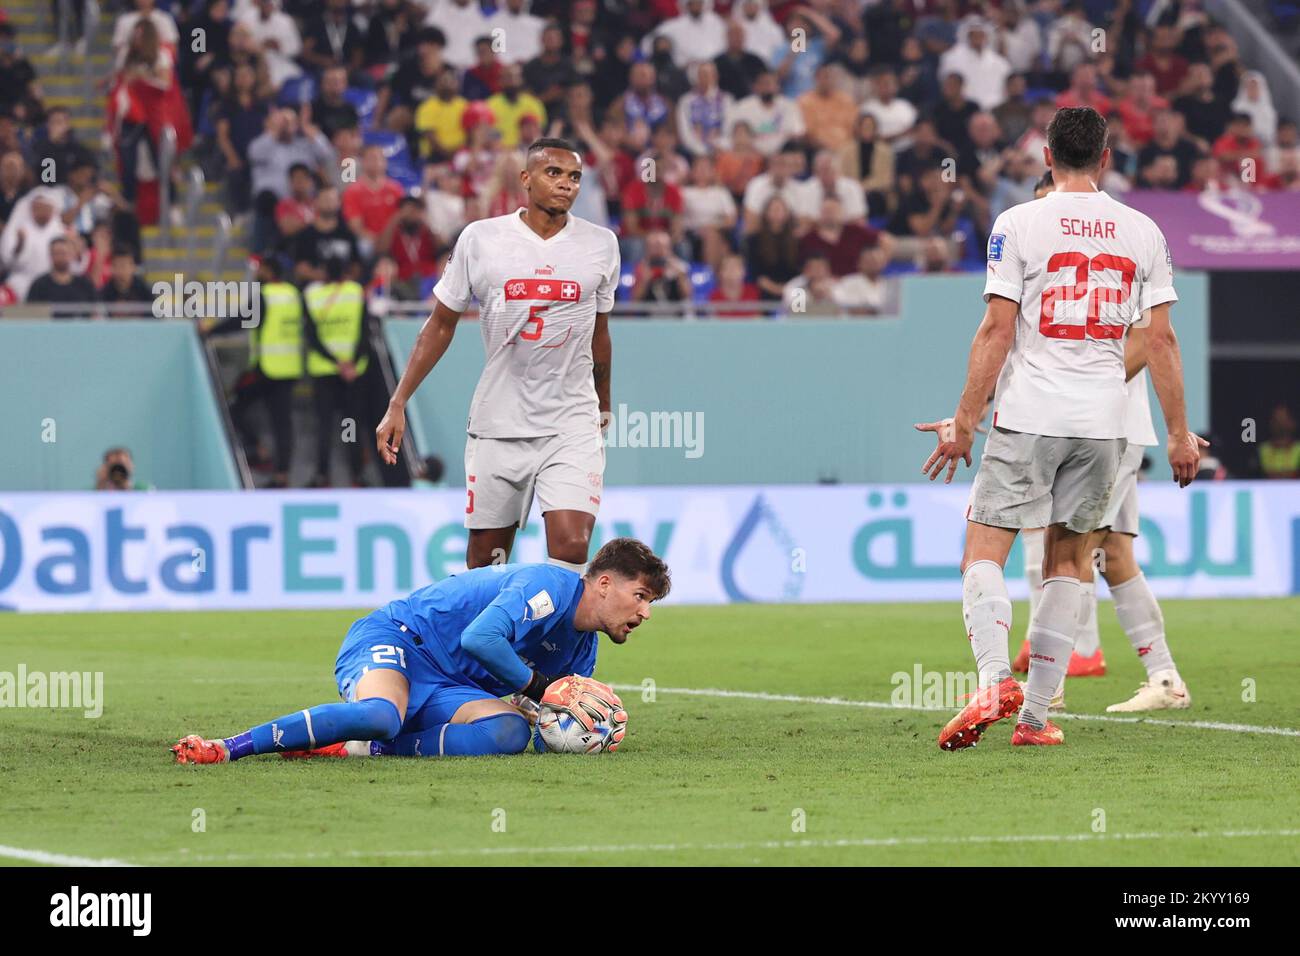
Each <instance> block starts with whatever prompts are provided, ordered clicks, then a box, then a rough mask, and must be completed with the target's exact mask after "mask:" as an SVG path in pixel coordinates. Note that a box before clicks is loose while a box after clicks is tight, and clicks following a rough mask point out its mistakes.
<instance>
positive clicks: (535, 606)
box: [524, 591, 555, 621]
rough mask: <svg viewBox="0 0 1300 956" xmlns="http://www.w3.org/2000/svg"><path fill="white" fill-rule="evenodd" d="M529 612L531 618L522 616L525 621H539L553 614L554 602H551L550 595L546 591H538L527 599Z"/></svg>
mask: <svg viewBox="0 0 1300 956" xmlns="http://www.w3.org/2000/svg"><path fill="white" fill-rule="evenodd" d="M528 607H529V610H531V611H532V616H531V617H529V616H527V615H525V616H524V620H525V621H540V620H541V619H542V618H544V617H547V616H548V615H551V614H554V613H555V602H554V601H552V600H551V595H550V594H549V593H547V592H546V591H538V592H537V593H536V594H534V595H533V596H532V597H530V598H529V599H528Z"/></svg>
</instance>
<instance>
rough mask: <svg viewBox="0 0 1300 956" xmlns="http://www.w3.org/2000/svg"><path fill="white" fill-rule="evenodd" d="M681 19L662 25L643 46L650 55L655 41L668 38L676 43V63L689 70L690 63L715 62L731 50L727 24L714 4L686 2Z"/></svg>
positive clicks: (709, 1) (698, 0)
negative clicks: (726, 50) (726, 51)
mask: <svg viewBox="0 0 1300 956" xmlns="http://www.w3.org/2000/svg"><path fill="white" fill-rule="evenodd" d="M681 7H682V13H681V15H680V16H676V17H673V18H672V19H670V20H665V21H664V22H663V23H661V24H660V25H659V27H658V29H656V30H655V31H654V32H653V33H651V34H650V35H649V36H647V37H646V38H645V40H644V41H643V42H642V49H643V51H644V52H645V53H646V54H647V55H648V54H649V53H650V51H651V50H652V49H653V47H654V38H655V37H658V36H666V37H668V38H669V39H670V40H672V43H673V62H674V63H675V64H677V66H678V68H680V69H685V68H686V66H687V65H688V64H690V63H700V62H703V61H704V60H712V59H713V58H714V57H715V56H717V55H718V54H720V53H721V52H722V51H723V50H725V49H726V48H727V24H726V22H725V21H723V19H722V17H720V16H718V15H717V14H716V13H714V12H713V0H686V2H685V3H683V4H682V5H681Z"/></svg>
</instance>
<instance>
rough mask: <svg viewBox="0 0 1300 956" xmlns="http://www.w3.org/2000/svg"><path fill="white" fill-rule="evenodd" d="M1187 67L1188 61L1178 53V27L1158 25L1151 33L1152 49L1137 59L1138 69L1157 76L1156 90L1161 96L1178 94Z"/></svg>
mask: <svg viewBox="0 0 1300 956" xmlns="http://www.w3.org/2000/svg"><path fill="white" fill-rule="evenodd" d="M1187 68H1188V64H1187V61H1186V60H1185V59H1183V57H1181V56H1179V55H1178V28H1177V27H1176V26H1172V25H1169V24H1165V25H1163V26H1158V27H1156V28H1155V30H1154V31H1152V34H1151V49H1150V51H1149V52H1148V53H1147V55H1146V56H1144V57H1142V59H1140V60H1138V61H1137V71H1138V72H1140V73H1150V74H1151V75H1152V76H1153V77H1155V81H1156V92H1157V93H1159V94H1160V95H1161V96H1176V95H1178V93H1179V91H1180V88H1181V87H1182V85H1183V80H1184V79H1185V78H1186V76H1187Z"/></svg>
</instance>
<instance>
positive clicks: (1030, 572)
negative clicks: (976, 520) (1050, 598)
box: [1020, 528, 1047, 634]
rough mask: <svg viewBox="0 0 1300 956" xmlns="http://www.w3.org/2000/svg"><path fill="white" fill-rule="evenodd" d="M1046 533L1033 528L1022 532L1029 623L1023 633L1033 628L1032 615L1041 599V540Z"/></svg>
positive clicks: (1040, 529) (1043, 530) (1041, 529)
mask: <svg viewBox="0 0 1300 956" xmlns="http://www.w3.org/2000/svg"><path fill="white" fill-rule="evenodd" d="M1046 536H1047V531H1046V530H1045V529H1043V528H1035V529H1033V530H1032V531H1022V532H1021V533H1020V539H1021V540H1022V541H1024V543H1025V580H1026V581H1028V582H1029V622H1028V623H1027V624H1026V625H1025V633H1026V634H1028V633H1029V628H1031V627H1033V626H1034V614H1035V613H1036V612H1037V611H1038V602H1039V601H1041V600H1042V599H1043V538H1045V537H1046Z"/></svg>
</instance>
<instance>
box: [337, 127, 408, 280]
mask: <svg viewBox="0 0 1300 956" xmlns="http://www.w3.org/2000/svg"><path fill="white" fill-rule="evenodd" d="M401 199H402V187H401V186H400V185H398V183H397V181H396V180H394V179H389V178H388V158H387V157H386V156H385V155H384V151H383V149H382V148H381V147H379V146H367V147H366V148H365V149H363V150H362V151H361V178H360V179H358V180H357V181H356V182H355V183H353V184H352V185H351V186H349V187H348V188H347V189H345V190H344V191H343V220H344V222H346V223H347V224H348V228H350V229H351V230H352V232H353V233H354V234H355V235H356V237H357V239H358V240H360V242H361V243H362V245H363V246H365V245H366V244H367V243H369V245H370V249H373V248H374V245H375V243H376V242H377V241H378V239H379V236H380V234H381V233H382V232H383V231H384V227H385V226H387V225H388V222H389V220H390V219H392V218H393V216H395V215H397V204H398V203H399V202H401ZM370 249H366V250H365V253H364V254H365V255H366V256H367V257H368V256H369V254H370Z"/></svg>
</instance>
